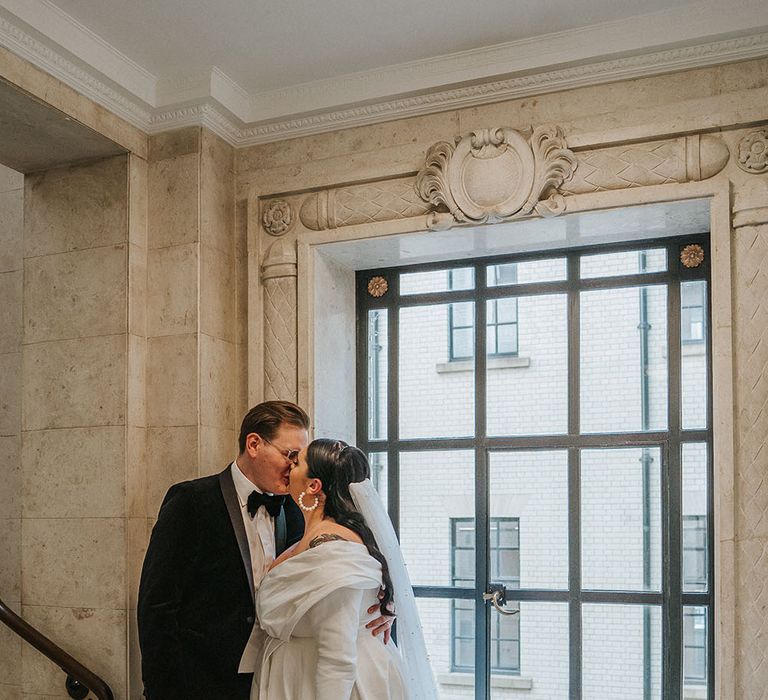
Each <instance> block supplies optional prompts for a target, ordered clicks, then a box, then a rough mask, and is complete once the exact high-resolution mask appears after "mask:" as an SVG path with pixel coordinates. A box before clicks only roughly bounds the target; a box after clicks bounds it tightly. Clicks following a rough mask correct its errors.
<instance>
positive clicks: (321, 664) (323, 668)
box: [309, 588, 364, 700]
mask: <svg viewBox="0 0 768 700" xmlns="http://www.w3.org/2000/svg"><path fill="white" fill-rule="evenodd" d="M363 593H364V591H363V590H360V589H350V588H339V589H336V590H335V591H334V592H333V593H331V594H330V595H328V596H327V597H326V598H324V599H323V600H321V601H320V602H318V603H316V604H315V605H314V606H313V607H312V609H311V610H310V611H309V621H310V624H311V625H312V629H313V630H314V633H315V638H316V639H317V673H316V676H315V678H316V682H315V692H316V695H315V698H316V700H349V697H350V695H351V694H352V688H353V686H354V685H355V678H356V677H357V635H358V633H359V628H360V606H361V605H362V601H363Z"/></svg>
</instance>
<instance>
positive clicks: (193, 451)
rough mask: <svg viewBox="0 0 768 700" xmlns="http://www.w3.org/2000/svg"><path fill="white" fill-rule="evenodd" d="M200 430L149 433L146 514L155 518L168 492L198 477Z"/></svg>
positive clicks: (188, 429)
mask: <svg viewBox="0 0 768 700" xmlns="http://www.w3.org/2000/svg"><path fill="white" fill-rule="evenodd" d="M197 443H198V427H197V426H196V425H192V426H185V427H175V428H149V429H148V430H147V463H148V469H149V473H148V474H147V514H148V515H149V516H150V518H156V517H157V514H158V512H159V511H160V506H161V504H162V502H163V498H165V494H166V493H167V491H168V489H169V488H170V487H171V486H172V485H173V484H177V483H179V482H180V481H188V480H189V479H195V478H197V475H198V454H199V451H198V444H197Z"/></svg>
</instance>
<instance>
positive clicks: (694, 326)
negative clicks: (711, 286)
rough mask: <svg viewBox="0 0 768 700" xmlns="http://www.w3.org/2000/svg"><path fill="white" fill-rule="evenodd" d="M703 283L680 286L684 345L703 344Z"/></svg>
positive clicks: (704, 286)
mask: <svg viewBox="0 0 768 700" xmlns="http://www.w3.org/2000/svg"><path fill="white" fill-rule="evenodd" d="M705 291H706V285H705V283H703V282H683V284H682V285H681V286H680V307H681V308H680V312H681V322H682V323H681V327H682V334H683V342H684V343H703V342H704V340H705V337H704V306H705V303H704V294H705Z"/></svg>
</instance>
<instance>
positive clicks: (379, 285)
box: [368, 275, 389, 297]
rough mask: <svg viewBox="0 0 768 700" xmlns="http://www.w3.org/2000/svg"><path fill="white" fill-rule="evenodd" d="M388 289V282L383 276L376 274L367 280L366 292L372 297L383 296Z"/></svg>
mask: <svg viewBox="0 0 768 700" xmlns="http://www.w3.org/2000/svg"><path fill="white" fill-rule="evenodd" d="M388 289H389V284H388V283H387V280H385V279H384V278H383V277H380V276H378V275H377V276H376V277H371V279H370V280H368V294H370V295H371V296H372V297H383V296H384V295H385V294H386V293H387V290H388Z"/></svg>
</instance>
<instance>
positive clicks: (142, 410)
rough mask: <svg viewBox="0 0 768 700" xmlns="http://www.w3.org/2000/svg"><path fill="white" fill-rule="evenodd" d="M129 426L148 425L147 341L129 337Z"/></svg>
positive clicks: (132, 336)
mask: <svg viewBox="0 0 768 700" xmlns="http://www.w3.org/2000/svg"><path fill="white" fill-rule="evenodd" d="M127 362H128V386H127V393H128V397H127V401H128V405H127V415H128V425H129V426H135V427H145V426H146V425H147V377H146V375H147V339H146V338H145V337H144V336H140V335H129V336H128V359H127Z"/></svg>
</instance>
